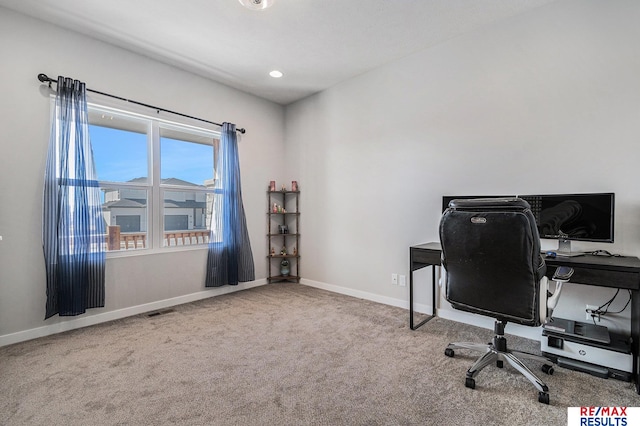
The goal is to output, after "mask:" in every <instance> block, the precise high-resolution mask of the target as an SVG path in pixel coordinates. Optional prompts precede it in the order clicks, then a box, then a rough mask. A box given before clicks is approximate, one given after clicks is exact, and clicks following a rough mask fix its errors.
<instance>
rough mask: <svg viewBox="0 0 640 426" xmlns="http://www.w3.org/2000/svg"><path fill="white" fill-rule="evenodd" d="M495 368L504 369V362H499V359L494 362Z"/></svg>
mask: <svg viewBox="0 0 640 426" xmlns="http://www.w3.org/2000/svg"><path fill="white" fill-rule="evenodd" d="M496 367H498V368H502V367H504V361H503V360H501V359H499V360H497V361H496Z"/></svg>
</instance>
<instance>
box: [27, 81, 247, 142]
mask: <svg viewBox="0 0 640 426" xmlns="http://www.w3.org/2000/svg"><path fill="white" fill-rule="evenodd" d="M38 80H40V81H41V82H42V83H47V82H48V83H49V87H51V83H58V80H54V79H52V78H49V77H48V76H47V75H46V74H38ZM86 90H87V92H92V93H97V94H98V95H103V96H108V97H110V98H115V99H119V100H121V101H125V102H129V103H132V104H136V105H140V106H143V107H147V108H151V109H155V110H156V111H158V112H160V111H162V112H168V113H170V114H175V115H179V116H180V117H186V118H191V119H193V120H198V121H203V122H205V123H209V124H214V125H216V126H222V124H220V123H216V122H213V121H209V120H205V119H204V118H198V117H193V116H191V115H187V114H183V113H181V112H176V111H171V110H170V109H164V108H160V107H157V106H153V105H149V104H145V103H142V102H138V101H133V100H131V99H127V98H122V97H120V96H116V95H111V94H109V93H104V92H99V91H97V90H93V89H89V88H87V89H86ZM236 132H240V133H242V134H244V133H245V132H246V130H245V129H244V128H239V129H236Z"/></svg>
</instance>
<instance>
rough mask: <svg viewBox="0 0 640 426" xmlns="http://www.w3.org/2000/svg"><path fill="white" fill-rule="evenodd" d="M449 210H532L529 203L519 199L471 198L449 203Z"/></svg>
mask: <svg viewBox="0 0 640 426" xmlns="http://www.w3.org/2000/svg"><path fill="white" fill-rule="evenodd" d="M449 208H450V209H453V210H493V209H496V210H513V211H522V210H526V209H531V206H530V205H529V203H528V202H526V201H525V200H523V199H522V198H517V197H508V198H507V197H502V198H470V199H466V198H465V199H455V200H451V201H450V202H449Z"/></svg>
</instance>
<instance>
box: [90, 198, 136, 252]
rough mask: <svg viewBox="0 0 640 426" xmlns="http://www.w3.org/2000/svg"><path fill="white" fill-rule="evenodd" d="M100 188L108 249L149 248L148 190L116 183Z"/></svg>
mask: <svg viewBox="0 0 640 426" xmlns="http://www.w3.org/2000/svg"><path fill="white" fill-rule="evenodd" d="M101 190H102V215H103V218H104V221H105V228H106V230H107V250H108V251H115V250H136V249H144V248H148V245H147V244H148V238H147V230H148V228H147V199H148V197H147V190H146V189H137V188H115V187H109V188H106V187H103V188H101Z"/></svg>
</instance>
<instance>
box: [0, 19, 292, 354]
mask: <svg viewBox="0 0 640 426" xmlns="http://www.w3.org/2000/svg"><path fill="white" fill-rule="evenodd" d="M0 60H1V61H2V65H1V70H2V74H1V75H2V77H1V78H0V89H1V91H0V93H1V96H0V117H1V119H0V122H1V123H2V132H1V133H0V200H2V201H1V203H0V235H1V236H2V237H3V239H2V241H0V345H2V344H8V343H12V342H15V341H19V340H24V339H26V338H31V337H37V336H38V335H43V334H48V333H50V332H52V331H57V330H64V329H68V328H73V327H75V326H78V325H86V324H89V323H92V322H99V321H103V320H105V319H110V318H116V317H118V316H122V315H126V314H130V313H135V312H136V311H143V310H149V309H153V308H157V307H161V306H163V305H168V304H172V303H179V302H183V301H187V300H191V299H197V298H201V297H206V296H211V295H215V294H219V293H221V292H225V291H229V290H233V289H235V288H229V287H225V288H222V289H215V290H210V289H209V290H205V287H204V277H205V261H206V249H204V248H202V249H198V250H192V251H182V252H172V253H164V254H153V255H143V256H135V257H127V258H115V259H113V258H112V259H108V260H107V272H106V280H107V282H106V306H105V308H101V309H92V310H90V311H88V313H87V314H85V315H82V316H80V317H77V318H59V317H57V316H56V317H53V318H50V319H48V320H47V321H43V318H44V312H45V271H44V261H43V254H42V243H41V226H42V225H41V224H42V213H41V211H42V184H43V171H44V165H45V158H46V151H47V144H48V138H49V109H50V104H49V99H48V94H47V93H46V90H45V91H42V90H40V89H41V88H40V86H41V85H40V82H38V81H37V79H36V76H37V75H38V73H41V72H44V73H46V74H48V75H49V76H50V77H53V78H56V77H57V76H58V75H64V76H68V77H72V78H77V79H80V80H83V81H85V82H86V83H87V87H89V88H92V89H96V90H100V91H103V92H107V93H112V94H116V95H119V96H123V97H127V98H130V99H134V100H138V101H141V102H145V103H149V104H152V105H157V106H160V107H163V108H166V109H171V110H175V111H179V112H182V113H185V114H189V115H193V116H196V117H202V118H205V119H209V120H212V121H217V122H222V121H230V122H233V123H236V124H237V125H238V126H239V127H245V128H246V129H247V133H246V134H245V135H244V136H242V137H241V139H240V142H239V143H240V163H241V170H242V184H243V196H244V206H245V211H246V214H247V223H248V227H249V233H250V238H251V242H252V248H253V255H254V260H255V265H256V282H255V283H252V284H254V285H255V284H261V283H264V282H265V277H266V261H265V259H266V243H265V236H264V234H265V225H266V222H265V220H266V219H265V211H266V210H265V209H266V207H267V201H266V198H265V197H266V192H265V191H266V189H267V185H268V182H269V181H270V180H272V179H276V180H278V181H282V178H283V175H282V174H281V173H283V172H282V170H283V167H284V162H283V160H282V157H283V149H284V148H283V146H284V145H283V144H284V110H283V108H282V107H281V106H279V105H276V104H273V103H271V102H267V101H265V100H262V99H259V98H257V97H254V96H251V95H248V94H245V93H242V92H239V91H236V90H234V89H231V88H228V87H226V86H223V85H220V84H217V83H214V82H212V81H209V80H206V79H203V78H201V77H197V76H195V75H193V74H189V73H186V72H183V71H180V70H178V69H176V68H173V67H171V66H167V65H163V64H161V63H158V62H156V61H153V60H151V59H148V58H146V57H143V56H140V55H137V54H133V53H131V52H128V51H125V50H122V49H120V48H116V47H113V46H111V45H108V44H105V43H102V42H99V41H96V40H93V39H91V38H88V37H85V36H81V35H79V34H76V33H73V32H70V31H66V30H62V29H60V28H58V27H55V26H52V25H49V24H46V23H43V22H41V21H37V20H34V19H31V18H27V17H25V16H23V15H20V14H16V13H14V12H11V11H9V10H7V9H5V8H2V7H0ZM149 112H151V113H154V112H153V111H149ZM166 118H168V119H172V120H174V119H175V121H180V120H179V119H177V118H176V117H172V116H170V115H166ZM240 288H242V286H240Z"/></svg>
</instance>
